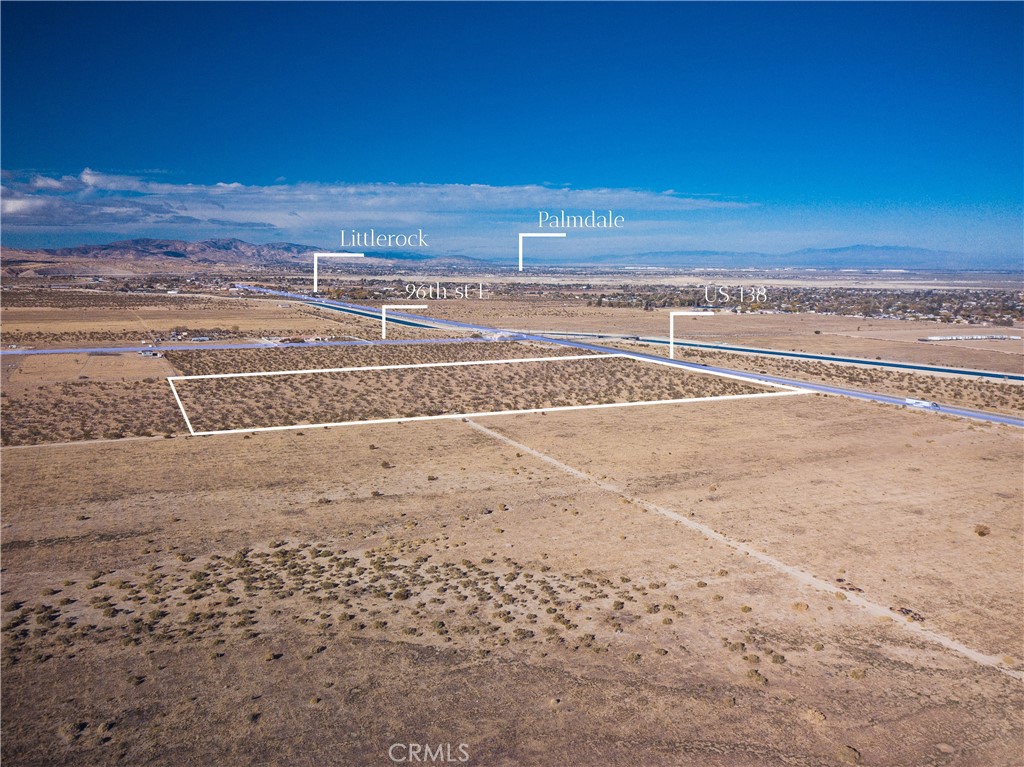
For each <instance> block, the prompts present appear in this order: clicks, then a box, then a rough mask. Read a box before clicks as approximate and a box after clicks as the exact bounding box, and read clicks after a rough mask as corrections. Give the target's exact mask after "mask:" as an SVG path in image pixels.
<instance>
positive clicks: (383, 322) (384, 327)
mask: <svg viewBox="0 0 1024 767" xmlns="http://www.w3.org/2000/svg"><path fill="white" fill-rule="evenodd" d="M426 308H427V305H426V304H415V305H414V304H384V305H383V306H381V308H380V337H381V340H382V341H386V340H387V337H388V309H426Z"/></svg>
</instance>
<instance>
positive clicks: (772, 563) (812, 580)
mask: <svg viewBox="0 0 1024 767" xmlns="http://www.w3.org/2000/svg"><path fill="white" fill-rule="evenodd" d="M799 393H802V392H799V391H796V392H777V393H772V394H769V395H764V394H755V395H738V396H747V397H750V396H755V397H763V396H775V397H777V396H780V395H783V394H799ZM708 399H715V398H713V397H709V398H708ZM719 399H728V397H725V398H719ZM468 423H469V425H470V426H472V427H473V428H474V429H476V430H477V431H478V432H480V433H481V434H486V435H487V436H489V437H492V438H494V439H497V440H499V441H501V442H504V443H505V444H506V445H509V446H511V447H514V448H515V449H516V450H519V451H521V452H523V453H528V454H530V455H532V456H533V457H534V458H538V459H540V460H541V461H544V462H545V463H547V464H550V465H551V466H554V467H555V468H557V469H559V470H561V471H563V472H565V473H566V474H569V475H571V476H573V477H576V478H577V479H581V480H583V481H584V482H589V483H591V484H593V485H596V486H597V487H599V488H601V489H602V490H604V491H606V492H609V493H614V494H615V495H618V496H620V497H622V498H625V499H626V500H628V501H630V502H632V503H635V504H637V505H638V506H641V507H643V508H644V509H647V510H648V511H652V512H654V513H655V514H660V515H661V516H663V517H667V518H668V519H671V520H673V521H675V522H679V523H681V524H683V525H685V526H686V527H688V528H690V529H691V530H694V531H696V532H698V533H700V534H701V535H704V536H706V537H707V538H709V539H711V540H713V541H717V542H718V543H721V544H723V545H725V546H728V547H729V548H731V549H733V550H734V551H738V552H740V553H742V554H747V555H749V556H750V557H751V558H752V559H756V560H757V561H758V562H761V563H762V564H764V565H767V566H768V567H771V568H772V569H774V570H778V571H779V572H781V573H783V574H785V575H788V576H790V577H791V578H794V579H795V580H797V581H799V582H800V583H802V584H804V585H805V586H810V587H811V588H814V589H818V590H819V591H824V592H828V593H834V594H842V595H843V597H845V599H846V600H848V601H849V602H851V603H853V604H855V605H857V606H858V607H861V608H864V609H865V610H867V611H868V612H869V613H871V614H872V615H874V616H876V617H886V618H893V613H892V611H891V610H889V609H887V608H886V607H884V606H883V605H880V604H878V603H877V602H872V601H871V600H870V599H866V598H865V597H862V596H860V595H859V594H856V593H854V592H851V591H844V590H843V589H840V588H839V587H837V586H836V585H835V584H834V583H829V582H828V581H826V580H822V579H821V578H818V577H817V576H815V575H811V574H810V573H808V572H805V571H804V570H801V569H800V568H799V567H796V566H794V565H787V564H786V563H785V562H783V561H781V560H779V559H776V558H775V557H773V556H771V555H770V554H766V553H764V552H763V551H761V550H759V549H756V548H754V547H753V546H751V545H750V544H749V543H744V542H743V541H738V540H735V539H734V538H730V537H729V536H727V535H725V534H724V533H720V532H718V531H717V530H715V529H713V528H711V527H709V526H708V525H705V524H703V523H701V522H697V521H696V520H694V519H691V518H690V517H687V516H684V515H683V514H679V513H677V512H675V511H672V510H671V509H666V508H665V507H663V506H658V505H657V504H654V503H651V502H650V501H645V500H644V499H642V498H638V497H636V496H634V495H632V494H630V493H629V492H627V491H626V490H624V489H623V488H621V487H618V486H617V485H614V484H612V483H611V482H606V481H604V480H601V479H598V478H597V477H593V476H591V475H589V474H587V473H586V472H583V471H580V470H579V469H574V468H573V467H572V466H569V465H568V464H565V463H562V462H561V461H559V460H558V459H557V458H553V457H552V456H550V455H547V454H546V453H542V452H540V451H539V450H534V449H533V448H532V447H530V446H528V445H524V444H523V443H522V442H517V441H516V440H514V439H512V438H511V437H506V436H505V435H504V434H501V433H499V432H496V431H493V430H491V429H488V428H487V427H486V426H481V425H480V424H478V423H473V422H472V421H469V422H468ZM893 620H894V622H895V623H896V625H898V626H902V627H903V628H905V629H906V630H907V631H909V632H911V633H912V634H916V635H917V636H918V637H919V638H920V639H923V640H926V641H931V642H936V643H938V644H940V645H942V646H943V647H945V648H946V649H948V650H952V651H953V652H955V653H958V654H960V655H962V656H964V657H965V658H967V659H969V660H972V661H974V662H975V663H977V664H979V665H981V666H987V667H989V668H993V669H995V670H996V671H999V672H1002V673H1003V674H1006V675H1007V676H1009V677H1013V678H1014V679H1019V680H1024V672H1021V671H1017V670H1015V669H1012V668H1007V667H1006V666H1005V665H1004V664H1003V662H1002V660H1001V659H1000V658H999V657H998V656H995V655H986V654H985V653H983V652H980V651H979V650H975V649H973V648H971V647H968V646H967V645H965V644H963V643H962V642H958V641H957V640H955V639H952V638H951V637H947V636H945V635H944V634H940V633H938V632H937V631H933V630H932V629H929V628H925V627H924V626H922V625H921V624H920V623H915V622H910V621H907V622H903V621H896V620H895V618H893Z"/></svg>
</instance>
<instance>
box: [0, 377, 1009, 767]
mask: <svg viewBox="0 0 1024 767" xmlns="http://www.w3.org/2000/svg"><path fill="white" fill-rule="evenodd" d="M1021 457H1022V456H1021V441H1020V433H1019V431H1018V430H1016V429H1013V428H1011V427H1004V426H994V425H993V426H985V425H978V424H975V423H972V422H969V421H966V420H961V419H955V418H949V417H942V416H936V415H933V414H930V413H922V412H915V411H909V410H904V409H900V408H893V407H888V406H880V405H872V404H867V403H860V402H854V401H850V400H846V399H841V398H835V397H823V396H817V395H810V394H800V395H794V396H779V397H765V398H757V399H737V400H718V401H698V402H688V403H680V404H672V405H651V406H641V407H633V408H628V409H617V410H611V409H610V410H600V411H570V412H548V413H531V414H523V415H503V416H495V417H486V418H473V419H467V420H462V419H460V418H455V419H452V420H444V421H435V422H414V423H402V424H384V425H374V426H366V425H362V426H352V427H338V428H330V429H324V428H309V429H302V430H298V431H287V432H261V433H256V434H232V435H224V436H215V437H199V438H194V437H183V436H180V435H179V436H175V437H173V438H169V439H168V438H163V437H154V438H144V439H137V440H131V441H120V440H119V441H110V442H76V443H69V444H60V445H58V444H49V445H47V444H39V445H27V446H21V447H7V448H4V449H3V453H2V458H3V462H2V479H3V509H4V515H3V530H2V532H3V570H4V573H3V576H4V580H3V592H4V593H3V605H2V606H3V619H4V627H3V631H2V640H3V663H4V685H3V708H4V720H3V735H4V737H3V745H2V749H3V751H2V755H3V759H4V761H5V762H8V763H10V764H17V765H49V764H68V765H105V764H110V765H114V764H153V765H181V764H219V765H266V764H289V765H317V766H321V765H364V764H365V765H387V764H391V763H392V761H391V759H390V758H389V749H391V748H392V746H393V745H394V744H430V745H434V746H437V745H440V744H449V745H450V748H451V753H452V754H453V758H458V757H459V756H460V755H461V754H462V752H461V751H459V750H458V749H459V748H460V746H462V745H464V747H465V752H466V753H468V756H469V760H468V762H465V763H468V764H475V765H566V764H574V765H603V764H609V765H641V764H642V765H702V766H703V765H712V766H715V765H720V766H726V765H728V766H730V767H735V766H739V765H751V766H753V765H783V764H785V765H844V764H864V765H878V766H879V767H883V766H884V767H897V766H900V765H915V766H916V765H977V766H978V767H983V766H984V767H990V766H992V765H1007V766H1009V765H1015V764H1019V763H1020V756H1021V738H1022V732H1024V685H1022V677H1024V647H1022V646H1021V607H1022V604H1024V583H1022V579H1021V559H1020V552H1021V544H1022V524H1021V514H1020V509H1021V506H1022V502H1024V488H1022V477H1021V472H1020V466H1021ZM396 753H397V754H398V755H402V754H403V753H406V752H403V751H401V750H399V751H398V752H395V751H392V754H396Z"/></svg>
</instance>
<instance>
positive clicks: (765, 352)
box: [521, 330, 1024, 381]
mask: <svg viewBox="0 0 1024 767" xmlns="http://www.w3.org/2000/svg"><path fill="white" fill-rule="evenodd" d="M521 332H528V331H521ZM536 335H543V336H559V337H562V336H565V337H569V338H611V339H619V340H630V341H643V342H644V343H647V344H660V345H662V346H668V341H666V340H665V339H663V338H643V337H641V336H634V335H624V334H620V333H567V332H562V331H547V330H544V331H539V332H537V333H536ZM675 345H676V346H687V347H691V348H694V349H707V350H709V351H724V352H742V353H744V354H754V355H762V356H765V357H787V358H790V359H801V360H815V361H818V362H843V363H847V364H851V365H867V366H870V367H879V368H895V369H897V370H911V371H916V372H925V373H947V374H951V375H959V376H968V377H974V378H993V379H996V380H1000V381H1024V375H1020V374H1017V373H1002V372H999V371H996V370H971V369H970V368H948V367H941V366H938V365H917V364H915V363H912V362H889V361H883V360H869V359H864V358H863V357H837V356H835V355H832V354H811V353H810V352H784V351H779V350H776V349H758V348H756V347H752V346H733V345H732V344H711V343H699V342H697V341H678V340H677V341H675Z"/></svg>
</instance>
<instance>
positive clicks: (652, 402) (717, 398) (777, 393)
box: [167, 353, 810, 437]
mask: <svg viewBox="0 0 1024 767" xmlns="http://www.w3.org/2000/svg"><path fill="white" fill-rule="evenodd" d="M608 358H620V359H633V360H636V361H638V362H654V361H653V360H646V359H641V358H637V357H635V356H633V355H631V354H628V353H621V354H620V353H612V354H573V355H566V356H561V357H525V358H522V359H509V360H466V361H461V362H420V363H415V364H408V365H373V366H368V367H346V368H317V369H313V370H273V371H269V372H252V373H210V374H205V375H193V376H168V378H167V383H168V384H170V387H171V391H172V392H173V394H174V399H175V401H176V402H177V403H178V408H179V409H180V410H181V415H182V417H183V418H184V419H185V425H186V426H188V430H189V433H190V434H191V435H192V436H194V437H208V436H213V435H216V434H242V433H250V432H257V431H287V430H290V429H315V428H320V427H328V426H359V425H370V424H385V423H405V422H412V421H439V420H446V419H447V420H450V419H456V418H484V417H489V416H500V415H523V414H526V413H546V412H564V411H568V410H597V409H604V408H614V407H638V406H640V405H678V404H684V403H690V402H715V401H723V400H734V399H754V398H760V397H782V396H791V395H793V394H808V393H810V392H808V391H807V390H805V389H797V388H794V387H789V386H786V387H784V386H781V385H779V384H771V385H772V386H775V387H776V388H780V389H785V390H786V391H775V392H757V393H754V394H723V395H718V396H714V397H685V398H681V399H665V400H643V401H639V402H608V403H598V404H594V405H558V406H555V407H539V408H528V409H524V410H488V411H482V412H477V413H445V414H442V415H420V416H409V417H406V418H373V419H365V420H359V421H333V422H328V423H306V424H294V425H288V426H255V427H249V428H243V429H220V430H214V431H196V430H195V429H194V428H193V427H192V422H191V421H190V420H189V417H188V414H187V413H186V412H185V407H184V405H183V404H182V402H181V397H180V396H179V394H178V390H177V388H176V387H175V386H174V382H175V381H199V380H211V379H219V378H254V377H257V376H282V375H304V374H309V373H352V372H357V371H379V370H411V369H422V368H442V367H466V366H470V365H507V364H516V363H523V362H560V361H567V360H594V359H608ZM655 364H662V363H655ZM664 364H669V363H664ZM672 367H676V368H678V366H677V365H673V366H672ZM691 372H699V371H691ZM712 375H720V376H721V377H723V378H736V379H738V380H741V381H744V382H746V383H751V381H749V380H747V379H745V378H743V377H742V376H734V375H729V374H723V373H717V374H712Z"/></svg>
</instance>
